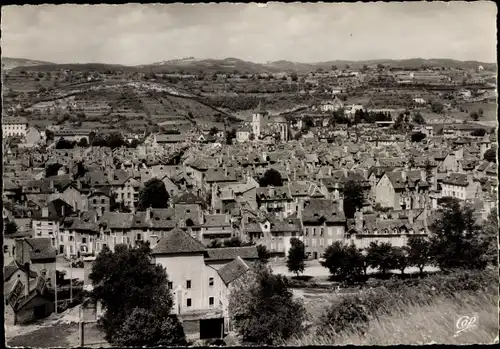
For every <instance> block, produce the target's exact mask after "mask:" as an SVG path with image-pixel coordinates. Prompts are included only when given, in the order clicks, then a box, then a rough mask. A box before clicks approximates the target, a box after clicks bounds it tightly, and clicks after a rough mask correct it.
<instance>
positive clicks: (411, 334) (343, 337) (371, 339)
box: [287, 292, 498, 346]
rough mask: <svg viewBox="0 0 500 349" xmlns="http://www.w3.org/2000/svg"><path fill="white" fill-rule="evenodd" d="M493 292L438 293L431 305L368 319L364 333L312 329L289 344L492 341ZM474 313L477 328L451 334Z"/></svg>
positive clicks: (494, 327) (404, 307)
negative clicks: (319, 333)
mask: <svg viewBox="0 0 500 349" xmlns="http://www.w3.org/2000/svg"><path fill="white" fill-rule="evenodd" d="M495 298H496V297H495V295H493V294H487V293H484V292H480V293H477V294H470V293H466V292H464V293H461V294H457V297H456V298H455V299H449V298H445V297H438V298H436V299H433V301H432V303H431V304H430V305H425V306H422V305H415V304H402V306H401V307H399V308H398V309H389V310H388V314H386V315H382V316H380V317H379V318H378V319H376V320H372V321H371V322H370V327H369V329H368V331H367V333H366V335H363V334H361V333H357V332H344V333H340V334H339V335H338V336H335V337H333V336H331V335H326V336H317V335H316V334H315V333H312V334H309V335H306V336H304V337H301V338H296V339H293V340H291V341H290V342H289V343H287V344H288V345H293V346H295V345H298V346H302V345H327V344H330V345H331V344H354V345H394V344H430V343H438V344H472V343H492V342H493V341H494V340H495V338H496V337H497V335H498V307H497V304H496V301H495ZM472 314H476V315H477V317H478V321H477V328H476V329H474V330H472V331H468V332H464V333H462V334H460V335H459V336H456V337H455V336H454V333H455V323H456V321H457V319H458V318H459V317H460V316H463V315H472Z"/></svg>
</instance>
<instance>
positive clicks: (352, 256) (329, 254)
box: [320, 241, 363, 280]
mask: <svg viewBox="0 0 500 349" xmlns="http://www.w3.org/2000/svg"><path fill="white" fill-rule="evenodd" d="M323 258H324V260H323V261H321V262H320V263H321V265H322V266H324V267H325V268H328V270H329V271H330V274H331V275H335V276H340V277H342V278H343V279H346V280H353V279H355V278H356V277H358V276H360V275H361V274H362V273H363V263H362V260H363V255H362V254H361V252H360V251H359V250H358V249H357V248H356V246H354V245H353V244H351V245H347V244H345V243H344V242H342V241H336V242H334V243H333V244H332V245H330V246H328V247H327V248H326V250H325V253H324V255H323Z"/></svg>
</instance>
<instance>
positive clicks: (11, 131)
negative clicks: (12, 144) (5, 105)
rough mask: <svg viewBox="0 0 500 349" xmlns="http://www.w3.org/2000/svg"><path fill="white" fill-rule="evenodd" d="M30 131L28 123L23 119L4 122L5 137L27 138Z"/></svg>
mask: <svg viewBox="0 0 500 349" xmlns="http://www.w3.org/2000/svg"><path fill="white" fill-rule="evenodd" d="M27 130H28V122H27V121H26V119H25V118H22V117H11V118H5V119H3V121H2V135H3V137H13V136H19V137H24V136H26V131H27Z"/></svg>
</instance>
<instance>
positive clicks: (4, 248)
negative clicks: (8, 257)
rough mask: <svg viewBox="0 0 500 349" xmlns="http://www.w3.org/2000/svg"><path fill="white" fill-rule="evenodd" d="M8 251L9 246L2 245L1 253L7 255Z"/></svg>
mask: <svg viewBox="0 0 500 349" xmlns="http://www.w3.org/2000/svg"><path fill="white" fill-rule="evenodd" d="M8 251H9V246H7V245H4V246H3V253H7V252H8Z"/></svg>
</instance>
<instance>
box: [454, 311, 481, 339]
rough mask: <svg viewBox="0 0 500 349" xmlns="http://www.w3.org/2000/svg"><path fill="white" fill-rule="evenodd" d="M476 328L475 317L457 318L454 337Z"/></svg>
mask: <svg viewBox="0 0 500 349" xmlns="http://www.w3.org/2000/svg"><path fill="white" fill-rule="evenodd" d="M476 327H477V316H476V315H470V316H469V315H465V316H461V317H459V318H458V320H457V321H456V322H455V335H454V337H457V336H459V335H461V334H462V333H464V332H467V331H471V330H473V329H475V328H476Z"/></svg>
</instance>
